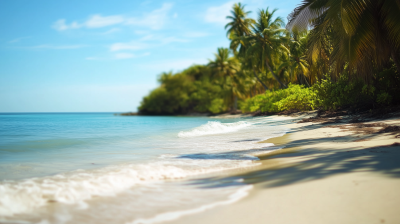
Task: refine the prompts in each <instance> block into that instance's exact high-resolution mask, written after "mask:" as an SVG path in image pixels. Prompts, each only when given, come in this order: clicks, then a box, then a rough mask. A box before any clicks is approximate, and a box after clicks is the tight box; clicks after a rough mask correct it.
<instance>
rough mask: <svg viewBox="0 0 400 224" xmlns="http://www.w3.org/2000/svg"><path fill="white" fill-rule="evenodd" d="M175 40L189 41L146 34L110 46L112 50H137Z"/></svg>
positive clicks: (180, 41)
mask: <svg viewBox="0 0 400 224" xmlns="http://www.w3.org/2000/svg"><path fill="white" fill-rule="evenodd" d="M174 42H178V43H183V42H188V40H186V39H180V38H176V37H165V36H154V35H146V36H144V37H142V38H140V39H139V40H134V41H131V42H126V43H114V44H112V45H111V46H110V51H122V50H131V51H136V50H143V49H147V48H154V47H160V46H163V45H166V44H169V43H174Z"/></svg>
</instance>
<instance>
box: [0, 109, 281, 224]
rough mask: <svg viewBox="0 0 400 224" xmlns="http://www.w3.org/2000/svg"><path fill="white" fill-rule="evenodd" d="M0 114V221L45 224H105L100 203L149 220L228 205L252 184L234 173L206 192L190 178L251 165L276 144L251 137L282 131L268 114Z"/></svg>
mask: <svg viewBox="0 0 400 224" xmlns="http://www.w3.org/2000/svg"><path fill="white" fill-rule="evenodd" d="M0 121H1V122H0V124H1V127H0V133H1V135H0V136H1V137H0V138H1V139H0V140H1V141H0V168H1V169H0V170H1V171H0V179H1V180H2V181H1V182H0V195H2V196H0V221H1V220H4V221H7V220H8V221H29V222H42V221H43V222H48V223H76V222H85V223H107V222H106V220H107V219H108V218H113V217H107V214H106V213H102V212H101V210H102V209H104V206H107V210H108V211H113V212H115V213H117V214H119V217H120V222H121V223H124V222H131V223H139V222H143V223H152V222H157V221H159V220H168V219H171V217H176V216H180V215H183V214H186V213H190V212H195V211H198V210H199V209H200V210H201V209H206V208H209V207H210V208H211V207H213V206H215V205H219V204H224V203H231V202H233V201H236V200H238V199H239V198H241V197H244V196H245V195H246V194H247V193H246V192H247V191H248V189H250V188H249V187H251V186H250V185H246V184H243V183H241V182H240V181H236V180H235V181H233V182H232V183H229V184H225V187H218V188H209V189H208V190H204V188H202V187H201V186H202V185H207V184H208V183H207V182H204V183H202V184H200V185H198V184H197V185H196V184H195V185H193V184H190V181H191V178H195V177H196V176H198V175H204V174H208V173H212V172H216V171H223V170H229V169H236V168H244V167H250V166H255V165H257V162H256V161H257V160H258V159H257V157H255V155H257V154H259V153H266V152H269V151H273V150H276V149H277V148H276V147H272V146H273V145H272V144H270V143H258V142H259V141H262V140H265V139H268V138H271V137H274V136H280V135H282V134H284V133H285V131H287V130H285V129H284V128H283V127H281V126H279V125H277V124H278V123H277V121H276V120H272V119H269V118H253V119H245V120H235V119H230V120H228V119H226V120H216V119H212V118H207V117H120V116H113V115H112V114H2V115H0ZM167 180H168V181H167ZM171 180H175V181H174V182H170V181H171ZM176 180H179V181H176ZM166 190H168V194H166V193H165V192H166ZM146 192H147V193H146ZM194 195H197V196H198V195H202V197H201V198H198V197H193V196H194ZM196 198H197V199H196ZM143 205H146V206H143ZM127 206H128V207H129V209H126V208H127ZM121 207H124V209H122V210H121ZM82 209H84V211H85V212H84V213H83V212H82ZM185 212H186V213H185ZM90 214H96V217H97V218H93V216H92V215H90ZM140 220H141V221H140ZM117 223H119V222H117Z"/></svg>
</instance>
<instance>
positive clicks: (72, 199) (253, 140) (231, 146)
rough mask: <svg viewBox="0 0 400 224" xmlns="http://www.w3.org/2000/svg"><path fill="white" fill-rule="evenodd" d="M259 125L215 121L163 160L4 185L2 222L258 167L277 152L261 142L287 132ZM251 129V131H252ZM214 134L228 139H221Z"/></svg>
mask: <svg viewBox="0 0 400 224" xmlns="http://www.w3.org/2000/svg"><path fill="white" fill-rule="evenodd" d="M256 121H257V122H258V123H256V122H254V121H253V122H251V121H250V122H249V121H239V122H234V123H220V122H214V121H211V122H208V123H207V124H204V125H201V126H199V127H197V128H194V129H192V130H190V131H182V132H180V133H179V134H178V136H179V137H180V138H174V139H172V140H171V141H163V142H162V145H159V146H158V145H157V146H158V147H154V149H155V150H156V149H157V150H163V151H162V153H165V154H161V153H160V154H158V157H156V158H153V159H151V160H147V161H140V163H135V164H121V165H114V166H109V167H105V168H100V169H95V170H78V171H74V172H69V173H64V174H60V175H55V176H49V177H43V178H32V179H27V180H19V181H0V218H1V216H3V217H10V216H12V215H15V214H18V213H25V214H27V213H29V212H32V211H33V210H34V209H37V208H39V207H46V205H48V203H49V202H54V201H55V202H60V203H57V204H69V205H74V206H75V205H81V207H82V208H84V207H85V205H86V204H85V203H86V202H88V200H89V199H91V198H94V197H98V196H100V197H105V196H106V197H107V196H108V197H110V196H115V195H117V194H119V193H121V192H126V191H127V190H129V189H136V188H137V187H141V186H148V185H149V184H151V183H155V182H162V180H167V179H182V178H186V177H190V176H194V175H199V174H205V173H210V172H215V171H221V170H228V169H235V168H241V167H249V166H255V165H258V164H257V163H255V162H254V161H257V160H258V158H257V157H255V156H254V155H255V154H259V153H265V152H268V151H273V150H276V148H273V147H271V146H273V144H271V143H259V141H262V140H265V139H268V138H271V137H275V136H281V135H282V134H284V130H283V129H279V128H271V127H270V126H268V125H263V124H262V121H263V120H261V119H257V120H256ZM258 124H261V125H258ZM252 125H253V126H252ZM250 126H252V127H251V128H248V127H250ZM226 133H230V134H226ZM215 134H225V135H224V136H223V137H221V136H218V135H215ZM191 137H196V138H191ZM243 189H244V188H243ZM246 189H247V188H246ZM239 192H245V191H239ZM238 194H239V195H245V194H241V193H238ZM234 195H235V194H234ZM241 197H244V196H240V197H239V196H232V198H230V199H229V200H227V201H226V200H225V201H224V202H221V200H219V202H215V201H212V200H211V201H210V202H212V203H203V204H202V205H203V206H200V207H198V208H197V209H191V210H186V211H183V210H181V211H178V212H166V213H165V212H163V213H161V214H157V213H156V214H153V216H147V217H146V218H142V219H138V220H136V221H135V222H134V223H154V222H159V221H163V220H171V219H175V218H177V217H180V216H182V215H185V214H191V213H194V212H198V211H202V210H204V209H208V208H211V207H214V206H217V205H220V204H224V203H232V202H234V201H236V200H239V199H240V198H241ZM214 202H215V203H214ZM88 203H89V202H88ZM205 204H206V205H205ZM87 209H90V207H89V208H87ZM32 213H33V212H32ZM151 217H153V218H151ZM130 220H133V219H130ZM0 221H1V219H0ZM139 221H140V222H139Z"/></svg>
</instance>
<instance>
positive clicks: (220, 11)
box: [204, 2, 234, 24]
mask: <svg viewBox="0 0 400 224" xmlns="http://www.w3.org/2000/svg"><path fill="white" fill-rule="evenodd" d="M233 4H234V2H227V3H225V4H223V5H221V6H215V7H210V8H208V9H207V11H206V15H205V17H204V19H205V21H206V22H209V23H219V24H226V23H227V22H228V20H227V19H226V17H227V16H228V15H229V14H230V10H231V9H232V6H233Z"/></svg>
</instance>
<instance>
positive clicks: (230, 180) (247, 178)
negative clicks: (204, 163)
mask: <svg viewBox="0 0 400 224" xmlns="http://www.w3.org/2000/svg"><path fill="white" fill-rule="evenodd" d="M304 128H314V127H303V129H304ZM295 131H300V130H295ZM369 137H371V135H369V136H365V137H364V138H369ZM361 140H362V139H361ZM349 141H354V136H353V138H351V136H343V137H326V138H309V139H303V140H297V141H292V142H289V143H287V144H285V149H284V150H282V152H281V153H271V155H268V154H267V155H265V156H262V157H260V159H261V160H263V164H264V165H268V163H271V164H275V165H273V166H270V167H268V168H265V169H258V170H257V169H255V170H251V171H248V172H243V173H241V174H236V175H233V176H229V177H210V178H200V179H196V180H194V181H193V182H191V184H194V185H198V186H199V187H203V188H214V187H225V186H227V185H241V184H243V183H247V184H256V183H258V184H260V186H262V187H265V188H272V187H279V186H285V185H289V184H294V183H300V182H306V181H312V180H318V179H323V178H327V177H330V176H334V175H338V174H345V173H351V172H366V171H368V172H376V173H377V174H382V175H386V176H388V177H391V178H400V144H399V143H396V144H393V145H388V146H380V147H365V148H363V149H360V147H361V146H356V147H351V148H346V149H345V150H343V149H340V150H339V149H335V142H349ZM320 142H332V146H331V148H328V149H324V150H319V149H318V147H313V145H314V144H316V143H320ZM303 145H309V146H310V147H309V148H308V149H302V150H296V148H297V147H298V146H303ZM356 149H357V150H356ZM277 152H278V151H277ZM243 153H244V152H243ZM289 160H290V161H292V162H290V163H285V161H289ZM293 161H294V162H293ZM281 162H282V163H281Z"/></svg>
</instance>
